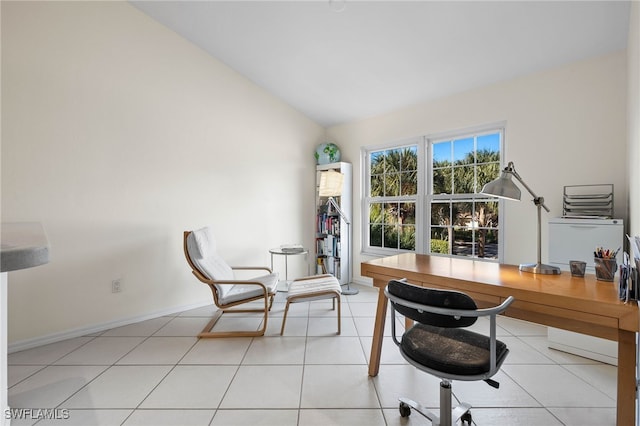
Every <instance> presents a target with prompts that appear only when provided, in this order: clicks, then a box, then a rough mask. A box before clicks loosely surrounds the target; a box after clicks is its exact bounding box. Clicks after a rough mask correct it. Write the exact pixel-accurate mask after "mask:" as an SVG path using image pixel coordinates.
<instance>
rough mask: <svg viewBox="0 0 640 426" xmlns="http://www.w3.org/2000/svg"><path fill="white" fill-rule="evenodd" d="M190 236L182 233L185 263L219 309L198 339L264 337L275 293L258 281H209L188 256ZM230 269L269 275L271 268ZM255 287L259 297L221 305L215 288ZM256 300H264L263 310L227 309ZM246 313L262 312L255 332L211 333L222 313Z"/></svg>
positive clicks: (187, 232)
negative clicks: (257, 271) (255, 271)
mask: <svg viewBox="0 0 640 426" xmlns="http://www.w3.org/2000/svg"><path fill="white" fill-rule="evenodd" d="M189 234H191V231H185V232H184V244H183V246H184V255H185V257H186V258H187V263H188V264H189V266H190V267H191V272H192V273H193V275H195V276H196V278H197V279H198V280H200V281H201V282H203V283H204V284H206V285H208V286H209V288H210V289H211V293H212V294H213V302H214V304H215V305H216V306H217V307H218V308H219V309H218V310H217V311H216V313H215V314H214V316H213V318H212V319H211V321H209V323H208V324H207V325H206V326H205V327H204V329H203V330H202V331H201V332H200V334H198V337H200V338H214V337H255V336H264V333H265V331H266V329H267V319H268V317H269V311H270V310H271V306H272V305H273V298H274V297H275V293H269V291H268V289H267V287H266V286H265V285H264V284H262V283H261V282H259V281H252V280H211V279H209V278H207V277H206V276H205V275H204V274H203V273H202V272H201V271H200V270H199V269H198V268H197V267H196V266H195V264H194V263H193V261H192V260H191V257H190V256H189V250H188V248H187V238H188V237H189ZM231 269H232V270H234V271H239V270H246V271H249V270H264V271H267V272H268V273H271V272H272V271H271V268H268V267H266V266H231ZM237 284H240V285H255V286H259V287H262V291H263V294H261V295H259V296H254V297H250V298H247V299H242V300H237V301H234V302H230V303H226V304H224V303H221V302H220V298H219V295H218V289H217V287H216V286H218V285H237ZM256 300H264V308H260V309H257V308H256V309H229V308H232V307H234V306H238V305H242V304H244V303H249V302H253V301H256ZM246 312H262V313H263V321H262V327H261V328H260V329H258V330H255V331H241V330H238V331H216V332H214V331H211V329H212V328H213V326H214V325H215V324H216V322H218V320H219V319H220V318H221V317H222V315H223V314H224V313H246Z"/></svg>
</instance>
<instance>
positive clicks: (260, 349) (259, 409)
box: [9, 286, 616, 426]
mask: <svg viewBox="0 0 640 426" xmlns="http://www.w3.org/2000/svg"><path fill="white" fill-rule="evenodd" d="M358 287H359V289H360V293H359V294H357V295H353V296H343V297H342V301H343V309H342V315H343V317H342V334H341V335H340V336H337V335H336V334H335V332H336V327H337V326H336V320H335V312H334V311H332V310H331V309H330V308H331V302H330V301H316V302H310V303H298V304H294V305H291V308H290V312H289V318H288V320H287V326H286V330H285V335H284V336H280V335H279V333H280V326H281V324H282V315H283V312H284V301H285V299H284V293H279V294H278V297H277V299H276V302H275V303H274V306H273V309H272V312H271V315H270V319H269V322H268V326H267V333H266V335H265V336H264V337H257V338H227V339H202V340H198V339H197V338H196V337H195V336H196V335H197V334H198V332H199V331H200V330H201V329H202V327H204V325H205V324H206V323H207V321H208V320H209V317H210V316H211V315H212V313H213V311H214V309H215V308H214V307H213V306H209V307H204V308H199V309H194V310H191V311H187V312H182V313H180V314H177V315H174V316H166V317H161V318H157V319H152V320H149V321H144V322H140V323H137V324H132V325H129V326H126V327H120V328H115V329H111V330H108V331H105V332H103V333H98V334H96V335H91V336H85V337H79V338H75V339H70V340H66V341H62V342H58V343H54V344H50V345H47V346H42V347H38V348H35V349H31V350H26V351H23V352H17V353H13V354H10V355H9V404H10V405H11V407H12V408H32V409H43V408H59V409H68V410H69V411H68V418H67V419H49V420H45V419H40V420H28V419H26V418H25V417H37V416H33V415H30V416H23V418H21V419H14V420H12V422H11V424H12V425H13V426H18V425H19V426H22V425H32V424H37V425H39V426H43V425H64V426H72V425H78V426H92V425H126V426H132V425H153V426H160V425H181V426H190V425H193V426H196V425H203V426H204V425H211V426H219V425H277V426H287V425H303V426H307V425H322V426H326V425H367V426H370V425H385V424H386V425H428V424H430V423H429V422H428V421H427V420H425V419H424V418H422V417H421V416H419V415H418V414H416V413H413V414H412V415H411V416H410V417H409V418H408V419H403V418H401V417H400V415H399V413H398V397H399V396H407V397H410V398H412V399H415V400H418V401H420V402H421V403H422V404H424V405H426V406H428V407H434V409H437V408H435V407H437V406H438V395H439V394H438V380H437V379H435V378H433V377H431V376H429V375H427V374H425V373H421V372H419V371H417V370H416V369H415V368H413V367H411V366H410V365H408V364H407V363H406V362H405V361H404V359H403V358H402V357H401V356H400V355H399V353H398V350H397V348H396V347H395V345H394V344H393V342H392V341H391V338H390V337H389V336H390V326H389V323H390V321H387V326H386V330H385V336H386V337H385V339H384V344H383V351H382V362H381V366H380V373H379V375H378V376H377V377H375V378H370V377H369V376H368V375H367V362H368V360H369V356H370V348H371V341H372V334H373V320H374V315H375V306H376V300H377V290H376V289H373V288H370V287H364V286H358ZM246 315H247V314H227V315H225V316H224V317H223V318H222V319H221V320H220V321H219V323H218V325H216V329H228V328H230V327H240V326H241V327H257V326H258V325H259V320H257V319H256V318H255V317H247V316H246ZM498 324H499V330H498V334H499V338H500V339H501V340H503V341H504V342H505V343H507V345H508V346H509V348H510V350H511V353H510V354H509V356H508V358H507V360H506V362H505V364H504V365H503V368H502V370H501V371H500V372H499V373H498V374H497V375H496V376H495V378H496V379H497V380H498V381H499V382H500V389H494V388H492V387H490V386H488V385H486V384H485V383H484V382H454V384H453V389H454V392H455V393H456V395H457V396H458V397H459V398H461V399H462V400H464V401H466V402H469V403H471V404H472V405H473V407H474V408H473V409H472V413H473V419H474V422H475V424H477V425H488V426H501V425H505V426H506V425H509V426H511V425H530V426H551V425H581V426H585V425H597V426H606V425H614V424H615V405H616V400H615V397H616V395H615V392H616V367H613V366H610V365H606V364H602V363H599V362H596V361H591V360H588V359H585V358H581V357H577V356H574V355H570V354H566V353H562V352H558V351H555V350H552V349H548V348H547V347H546V328H545V327H542V326H539V325H536V324H531V323H526V322H522V321H518V320H513V319H509V318H499V322H498ZM398 325H399V326H400V327H402V324H401V323H400V322H398ZM487 326H488V323H487V322H480V323H479V324H477V325H475V326H474V327H476V328H477V329H478V330H485V329H487ZM61 413H62V411H59V412H58V414H59V415H60V414H61ZM35 414H37V413H35Z"/></svg>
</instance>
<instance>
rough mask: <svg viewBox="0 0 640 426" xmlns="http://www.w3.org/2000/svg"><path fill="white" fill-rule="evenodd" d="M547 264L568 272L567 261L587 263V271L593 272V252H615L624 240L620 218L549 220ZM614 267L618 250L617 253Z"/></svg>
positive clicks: (620, 254) (620, 252)
mask: <svg viewBox="0 0 640 426" xmlns="http://www.w3.org/2000/svg"><path fill="white" fill-rule="evenodd" d="M548 241H549V263H550V264H551V265H554V266H558V267H559V268H560V269H562V270H563V271H568V270H569V261H570V260H582V261H584V262H587V272H588V273H592V274H593V273H595V270H594V265H593V252H594V251H595V249H596V248H597V247H603V248H605V249H611V250H616V249H617V248H619V247H621V246H622V244H623V241H624V226H623V222H622V220H621V219H567V218H554V219H551V220H549V240H548ZM617 260H618V265H619V264H620V263H621V260H622V249H621V250H620V251H619V252H618V257H617Z"/></svg>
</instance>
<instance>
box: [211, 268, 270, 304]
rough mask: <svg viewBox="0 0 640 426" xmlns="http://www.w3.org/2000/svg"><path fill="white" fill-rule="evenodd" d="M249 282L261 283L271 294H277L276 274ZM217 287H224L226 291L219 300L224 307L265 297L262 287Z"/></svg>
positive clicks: (240, 285)
mask: <svg viewBox="0 0 640 426" xmlns="http://www.w3.org/2000/svg"><path fill="white" fill-rule="evenodd" d="M249 281H259V282H260V283H262V284H264V286H265V287H266V288H267V292H268V293H269V294H273V293H275V292H276V287H277V286H278V274H277V273H275V272H274V273H271V274H267V275H263V276H260V277H256V278H251V279H250V280H249ZM217 287H224V289H225V292H224V294H223V295H222V294H221V295H220V298H219V302H220V303H222V304H224V305H226V304H228V303H232V302H237V301H238V300H243V299H249V298H251V297H257V296H263V295H264V291H263V290H262V287H260V286H257V285H252V284H236V285H220V286H217Z"/></svg>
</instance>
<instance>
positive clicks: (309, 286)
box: [280, 274, 342, 335]
mask: <svg viewBox="0 0 640 426" xmlns="http://www.w3.org/2000/svg"><path fill="white" fill-rule="evenodd" d="M341 293H342V290H341V289H340V283H339V282H338V280H337V279H336V278H335V277H334V276H333V275H329V274H326V275H313V276H310V277H306V278H298V279H297V280H293V281H292V282H291V284H290V285H289V292H288V294H287V305H286V306H285V308H284V318H282V328H281V329H280V335H282V334H283V333H284V325H285V324H286V323H287V313H288V312H289V304H291V303H296V302H309V301H311V300H320V299H333V308H332V309H334V310H335V309H336V300H337V301H338V333H337V334H340V294H341Z"/></svg>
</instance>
